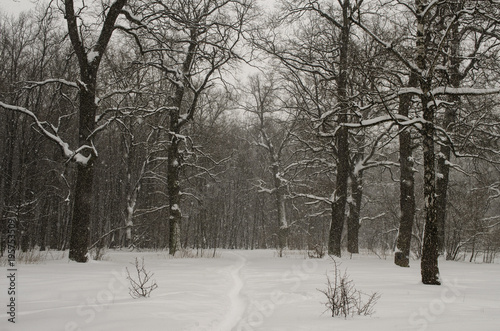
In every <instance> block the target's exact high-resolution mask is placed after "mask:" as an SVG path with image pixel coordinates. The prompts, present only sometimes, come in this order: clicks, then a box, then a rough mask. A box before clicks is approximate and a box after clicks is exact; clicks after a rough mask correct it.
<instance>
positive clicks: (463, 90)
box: [430, 86, 500, 96]
mask: <svg viewBox="0 0 500 331" xmlns="http://www.w3.org/2000/svg"><path fill="white" fill-rule="evenodd" d="M430 93H431V95H434V96H437V95H489V94H497V93H500V88H471V87H450V86H440V87H436V88H434V89H432V90H431V92H430Z"/></svg>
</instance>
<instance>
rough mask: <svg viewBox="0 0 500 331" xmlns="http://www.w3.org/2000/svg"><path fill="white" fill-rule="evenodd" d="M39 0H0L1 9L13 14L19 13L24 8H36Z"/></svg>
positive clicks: (3, 11)
mask: <svg viewBox="0 0 500 331" xmlns="http://www.w3.org/2000/svg"><path fill="white" fill-rule="evenodd" d="M37 2H39V0H0V11H1V12H2V13H7V14H11V15H18V14H19V13H20V12H22V11H23V10H29V9H31V8H35V6H36V3H37Z"/></svg>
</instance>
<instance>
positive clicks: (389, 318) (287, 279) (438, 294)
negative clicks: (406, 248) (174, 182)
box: [0, 250, 500, 331]
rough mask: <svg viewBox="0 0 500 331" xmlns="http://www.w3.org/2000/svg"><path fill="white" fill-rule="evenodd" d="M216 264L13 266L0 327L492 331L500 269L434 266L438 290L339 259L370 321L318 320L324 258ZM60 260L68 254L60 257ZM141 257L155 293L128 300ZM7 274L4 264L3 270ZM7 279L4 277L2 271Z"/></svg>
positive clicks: (414, 275) (161, 256)
mask: <svg viewBox="0 0 500 331" xmlns="http://www.w3.org/2000/svg"><path fill="white" fill-rule="evenodd" d="M221 252H222V253H221V256H220V257H219V258H194V259H193V258H185V259H177V258H176V259H171V258H169V257H168V255H167V254H166V253H164V252H137V251H134V252H120V251H116V252H115V251H111V252H108V254H107V257H108V259H107V260H105V261H93V262H91V263H87V264H78V263H74V262H69V261H68V259H67V258H63V259H56V260H49V261H45V262H43V263H41V264H32V265H25V264H18V265H17V268H18V270H17V275H16V290H17V293H16V294H17V298H16V304H17V305H16V323H15V324H12V323H9V322H8V318H9V316H8V315H7V314H6V313H5V312H6V311H7V309H6V308H5V307H6V304H7V303H8V300H9V298H8V295H7V289H8V287H9V284H8V281H9V279H8V278H7V277H6V276H3V277H2V278H1V282H0V292H1V296H0V298H1V302H2V306H3V307H4V308H3V310H2V313H1V315H0V330H23V331H31V330H36V331H58V330H89V331H90V330H92V331H100V330H102V331H104V330H106V331H108V330H113V331H115V330H116V331H138V330H145V331H156V330H161V331H183V330H214V331H225V330H228V331H229V330H244V331H249V330H266V331H270V330H283V331H290V330H311V331H321V330H325V331H326V330H328V331H331V330H357V331H358V330H375V331H376V330H384V331H388V330H395V331H401V330H455V331H459V330H464V331H465V330H467V331H470V330H477V331H487V330H492V331H493V330H500V265H499V264H472V263H467V262H448V261H444V260H443V261H441V262H440V270H441V277H442V278H443V281H444V284H443V285H442V286H426V285H422V284H421V283H420V269H419V261H412V267H411V268H399V267H396V266H395V265H393V263H392V261H391V259H390V258H388V259H387V260H381V259H378V258H377V257H373V256H367V255H360V256H355V257H353V258H352V259H349V258H344V259H342V261H341V262H342V265H341V269H342V270H345V269H347V273H348V274H349V276H350V278H351V279H352V280H353V281H354V283H355V285H356V287H357V288H358V289H359V290H361V291H364V292H368V293H371V292H379V293H380V294H381V295H382V296H381V298H380V300H379V301H378V303H377V305H376V306H375V310H376V312H375V314H374V315H372V316H355V317H353V318H348V319H342V318H332V317H330V315H329V314H328V312H326V313H324V314H323V311H324V308H325V307H324V306H323V305H322V302H324V295H323V294H322V293H320V292H319V291H318V290H317V289H324V288H325V282H326V273H327V271H331V270H332V268H333V267H332V261H331V260H330V259H329V258H324V259H305V258H304V254H303V253H300V252H288V253H287V254H286V255H287V256H286V257H284V258H278V257H276V254H275V252H274V251H263V250H256V251H241V250H239V251H221ZM66 256H67V254H66ZM136 257H138V258H141V257H144V261H145V266H146V269H147V270H148V271H151V272H154V279H155V280H156V282H157V284H158V286H159V287H158V288H157V289H156V290H155V291H153V292H152V294H151V297H150V298H146V299H144V298H143V299H132V298H131V297H130V295H129V293H128V292H129V290H128V287H129V283H128V281H127V280H126V277H127V273H126V271H125V268H126V267H128V269H129V270H130V271H131V273H132V271H135V267H134V266H133V265H132V264H131V263H133V262H134V260H135V258H136ZM6 269H7V268H6V267H4V270H5V273H7V271H6ZM7 275H8V274H7Z"/></svg>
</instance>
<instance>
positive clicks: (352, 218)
mask: <svg viewBox="0 0 500 331" xmlns="http://www.w3.org/2000/svg"><path fill="white" fill-rule="evenodd" d="M351 192H352V202H351V203H350V204H349V217H348V218H347V251H348V252H349V253H352V254H358V253H359V240H358V239H359V228H360V225H361V224H360V216H361V200H362V198H363V172H362V171H360V172H359V174H357V175H353V176H351Z"/></svg>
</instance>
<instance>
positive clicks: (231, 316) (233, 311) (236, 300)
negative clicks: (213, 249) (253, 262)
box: [214, 253, 247, 331]
mask: <svg viewBox="0 0 500 331" xmlns="http://www.w3.org/2000/svg"><path fill="white" fill-rule="evenodd" d="M231 255H234V256H235V257H236V258H237V261H238V262H237V264H236V265H234V266H231V267H230V270H231V271H230V274H231V278H232V279H233V283H234V284H233V287H232V288H231V290H230V291H229V293H228V296H229V300H230V309H229V311H228V312H227V313H226V315H225V316H224V319H223V320H222V321H221V323H220V324H219V325H218V326H217V327H216V328H215V329H214V331H231V330H233V329H234V328H236V326H237V324H238V323H239V321H240V320H241V319H242V317H243V314H244V312H245V309H246V304H245V300H244V299H243V297H242V296H241V289H242V288H243V284H244V283H243V279H242V277H241V270H242V269H243V267H244V266H245V265H246V263H247V259H246V258H245V257H244V256H242V255H240V254H237V253H231Z"/></svg>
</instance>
